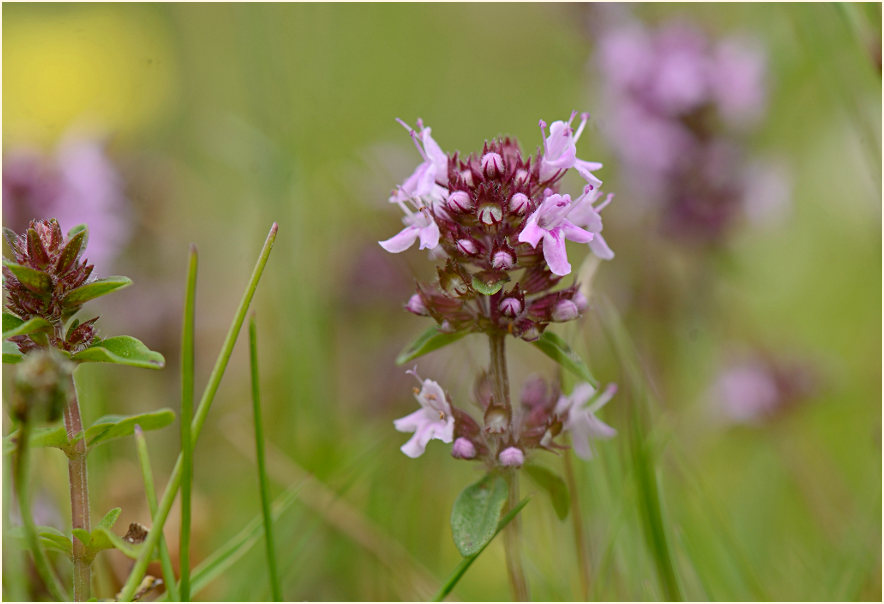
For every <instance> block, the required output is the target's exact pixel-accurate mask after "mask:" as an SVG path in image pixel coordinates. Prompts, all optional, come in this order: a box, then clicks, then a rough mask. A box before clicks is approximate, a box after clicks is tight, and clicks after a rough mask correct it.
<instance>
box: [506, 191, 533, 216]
mask: <svg viewBox="0 0 884 604" xmlns="http://www.w3.org/2000/svg"><path fill="white" fill-rule="evenodd" d="M530 203H531V200H530V199H528V196H527V195H525V194H524V193H516V194H515V195H513V196H512V197H510V212H512V213H513V214H520V215H521V214H524V213H525V212H527V211H528V205H529V204H530Z"/></svg>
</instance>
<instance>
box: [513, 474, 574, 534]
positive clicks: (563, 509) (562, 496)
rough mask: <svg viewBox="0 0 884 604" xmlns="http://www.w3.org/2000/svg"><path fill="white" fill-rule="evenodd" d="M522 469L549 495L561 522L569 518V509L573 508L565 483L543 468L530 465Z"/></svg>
mask: <svg viewBox="0 0 884 604" xmlns="http://www.w3.org/2000/svg"><path fill="white" fill-rule="evenodd" d="M522 469H523V470H524V471H525V472H527V473H528V476H530V477H531V479H532V480H533V481H534V482H535V483H536V484H537V486H539V487H540V488H542V489H543V490H545V491H546V492H547V494H549V498H550V501H551V502H552V506H553V509H554V510H555V512H556V516H558V517H559V520H564V519H565V518H566V517H567V516H568V508H569V507H570V506H571V500H570V499H569V498H568V487H567V486H566V485H565V481H564V480H562V479H561V478H560V477H559V476H557V475H556V474H553V473H552V472H551V471H549V470H547V469H546V468H544V467H541V466H535V465H531V464H529V465H526V466H524V467H523V468H522Z"/></svg>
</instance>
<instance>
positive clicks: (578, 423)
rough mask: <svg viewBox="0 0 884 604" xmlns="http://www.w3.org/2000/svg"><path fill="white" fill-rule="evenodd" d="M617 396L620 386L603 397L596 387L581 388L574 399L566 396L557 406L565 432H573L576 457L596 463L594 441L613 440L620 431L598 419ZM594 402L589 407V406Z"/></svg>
mask: <svg viewBox="0 0 884 604" xmlns="http://www.w3.org/2000/svg"><path fill="white" fill-rule="evenodd" d="M616 393H617V385H616V384H609V385H608V386H607V387H606V388H605V390H604V391H602V392H601V393H600V394H598V393H597V390H596V389H595V388H593V387H592V385H590V384H587V383H585V382H584V383H582V384H578V385H577V386H575V387H574V390H573V391H572V392H571V396H564V395H562V396H561V397H559V400H558V402H557V403H556V408H555V413H556V415H558V416H560V417H562V428H563V429H565V430H568V431H569V432H571V444H572V446H573V447H574V453H575V454H576V455H577V457H579V458H580V459H587V460H588V459H592V456H593V452H592V445H591V443H592V441H593V440H598V439H607V438H613V437H614V436H616V434H617V431H616V430H615V429H614V428H612V427H610V426H609V425H607V424H605V423H604V422H602V421H601V420H600V419H599V418H597V417H596V416H595V413H596V411H598V410H599V409H601V408H602V407H604V406H605V404H607V402H608V401H610V400H611V398H613V396H614V394H616ZM590 401H592V404H591V405H589V406H588V407H587V406H586V405H587V403H589V402H590Z"/></svg>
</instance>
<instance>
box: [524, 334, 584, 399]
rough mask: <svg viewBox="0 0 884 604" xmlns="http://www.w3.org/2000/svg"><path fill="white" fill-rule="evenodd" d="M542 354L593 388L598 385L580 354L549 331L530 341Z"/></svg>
mask: <svg viewBox="0 0 884 604" xmlns="http://www.w3.org/2000/svg"><path fill="white" fill-rule="evenodd" d="M532 344H534V346H536V347H537V348H538V349H539V350H540V351H541V352H542V353H543V354H545V355H546V356H548V357H549V358H551V359H552V360H554V361H555V362H556V363H558V364H559V365H561V366H562V367H564V368H565V369H567V370H568V371H570V372H571V373H573V374H574V375H576V376H577V377H579V378H580V379H582V380H584V381H586V382H589V383H590V384H591V385H592V386H593V387H594V388H598V387H599V381H598V380H597V379H595V377H594V376H593V375H592V373H590V371H589V367H587V366H586V363H584V362H583V359H581V358H580V356H579V355H578V354H577V353H576V352H574V351H573V350H571V347H570V346H568V344H567V342H565V340H563V339H562V338H561V337H559V336H557V335H556V334H554V333H553V332H551V331H544V332H543V333H542V334H540V338H538V339H537V340H536V341H535V342H532Z"/></svg>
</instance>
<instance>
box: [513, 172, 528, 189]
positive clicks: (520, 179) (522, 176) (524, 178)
mask: <svg viewBox="0 0 884 604" xmlns="http://www.w3.org/2000/svg"><path fill="white" fill-rule="evenodd" d="M529 178H530V175H529V174H528V170H525V169H524V168H522V169H521V170H516V176H515V178H514V180H515V183H516V184H517V185H519V186H522V185H524V184H525V183H527V182H528V179H529Z"/></svg>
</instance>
